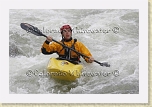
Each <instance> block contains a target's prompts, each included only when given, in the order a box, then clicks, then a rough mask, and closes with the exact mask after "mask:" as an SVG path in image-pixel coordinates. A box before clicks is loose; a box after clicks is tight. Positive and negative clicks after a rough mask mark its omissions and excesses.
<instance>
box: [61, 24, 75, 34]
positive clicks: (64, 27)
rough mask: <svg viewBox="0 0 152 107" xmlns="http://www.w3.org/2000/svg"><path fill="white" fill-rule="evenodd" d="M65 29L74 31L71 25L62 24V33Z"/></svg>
mask: <svg viewBox="0 0 152 107" xmlns="http://www.w3.org/2000/svg"><path fill="white" fill-rule="evenodd" d="M64 29H70V30H71V31H72V28H71V26H70V25H64V26H62V27H61V28H60V32H61V33H62V31H63V30H64Z"/></svg>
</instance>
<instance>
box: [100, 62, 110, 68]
mask: <svg viewBox="0 0 152 107" xmlns="http://www.w3.org/2000/svg"><path fill="white" fill-rule="evenodd" d="M100 65H101V66H106V67H110V64H108V62H103V63H101V64H100Z"/></svg>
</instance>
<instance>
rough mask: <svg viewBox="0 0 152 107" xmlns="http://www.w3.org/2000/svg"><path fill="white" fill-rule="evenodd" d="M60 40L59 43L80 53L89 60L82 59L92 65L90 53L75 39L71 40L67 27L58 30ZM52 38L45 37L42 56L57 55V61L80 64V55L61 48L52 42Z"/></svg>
mask: <svg viewBox="0 0 152 107" xmlns="http://www.w3.org/2000/svg"><path fill="white" fill-rule="evenodd" d="M60 31H61V35H62V40H61V41H60V42H61V43H63V44H64V45H66V46H68V47H70V48H73V49H75V50H76V51H78V52H79V53H82V54H84V55H86V56H88V57H89V58H86V57H83V58H84V59H85V61H86V62H87V63H92V62H93V61H94V58H93V57H92V55H91V53H90V51H89V50H88V49H87V48H86V47H85V46H84V45H83V44H82V43H81V42H79V41H77V39H73V38H72V28H71V27H70V26H69V25H64V26H62V27H61V28H60ZM50 42H52V37H51V36H47V39H46V41H45V42H44V43H43V45H42V48H41V51H42V53H43V54H45V55H48V54H53V53H57V54H58V55H59V59H66V60H69V61H72V62H73V63H79V62H80V55H79V54H77V53H76V52H74V51H72V50H70V49H69V48H66V47H63V46H62V45H60V44H58V43H56V42H52V43H50Z"/></svg>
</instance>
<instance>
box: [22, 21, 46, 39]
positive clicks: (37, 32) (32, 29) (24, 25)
mask: <svg viewBox="0 0 152 107" xmlns="http://www.w3.org/2000/svg"><path fill="white" fill-rule="evenodd" d="M20 26H21V28H22V29H24V30H26V31H27V32H30V33H32V34H34V35H37V36H44V37H46V36H45V35H44V34H43V33H42V32H41V31H40V30H39V29H38V28H37V27H34V26H32V25H30V24H28V23H21V24H20Z"/></svg>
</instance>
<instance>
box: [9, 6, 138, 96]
mask: <svg viewBox="0 0 152 107" xmlns="http://www.w3.org/2000/svg"><path fill="white" fill-rule="evenodd" d="M23 22H24V23H29V24H32V25H34V26H36V27H38V28H39V29H41V31H42V32H43V33H44V34H46V35H51V36H52V37H53V38H54V39H55V40H60V39H61V34H60V33H59V28H60V27H61V26H62V25H64V24H69V25H71V27H72V28H73V35H72V36H73V38H77V39H78V40H79V41H81V42H82V43H83V44H85V46H86V47H88V49H89V50H90V51H91V53H92V55H93V57H94V58H95V59H96V60H97V61H99V62H108V63H109V64H110V65H111V67H102V66H100V65H99V64H97V63H95V62H94V63H92V64H88V63H86V62H85V61H84V60H83V59H81V61H82V63H81V64H82V65H83V66H84V68H83V72H84V73H85V75H82V76H81V77H80V78H79V79H77V80H76V81H74V82H66V81H59V80H54V79H52V78H51V77H50V76H47V75H46V74H47V71H46V66H47V64H48V61H49V58H51V57H57V55H56V54H52V55H43V54H42V53H41V51H40V49H41V46H42V44H43V42H44V41H45V38H44V37H37V36H35V35H33V34H30V33H27V32H26V31H25V30H23V29H21V27H20V23H23ZM9 93H10V94H51V93H56V94H138V93H139V12H138V10H131V9H129V10H106V9H104V10H10V11H9Z"/></svg>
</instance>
